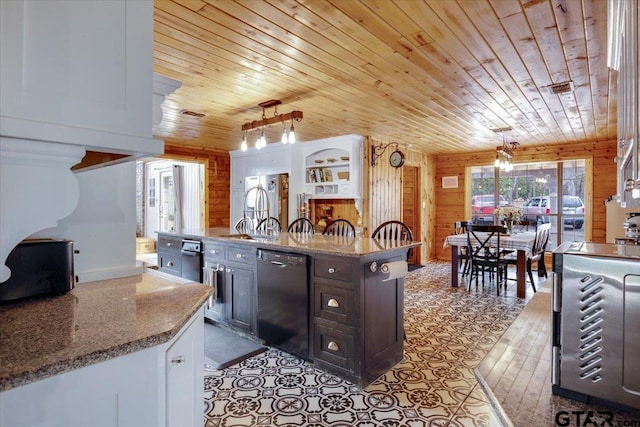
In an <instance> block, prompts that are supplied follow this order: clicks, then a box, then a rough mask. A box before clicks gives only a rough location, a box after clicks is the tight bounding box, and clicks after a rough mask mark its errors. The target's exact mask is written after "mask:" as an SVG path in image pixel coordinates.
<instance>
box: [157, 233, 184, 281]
mask: <svg viewBox="0 0 640 427" xmlns="http://www.w3.org/2000/svg"><path fill="white" fill-rule="evenodd" d="M181 242H182V237H181V236H172V235H167V234H158V269H159V270H160V271H162V272H164V273H169V274H173V275H175V276H180V275H181V274H182V254H181V253H180V249H181Z"/></svg>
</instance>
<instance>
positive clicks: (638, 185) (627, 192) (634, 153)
mask: <svg viewBox="0 0 640 427" xmlns="http://www.w3.org/2000/svg"><path fill="white" fill-rule="evenodd" d="M639 23H640V6H639V5H638V2H637V1H619V0H618V1H617V0H611V1H610V2H609V26H610V35H611V36H610V38H609V46H608V48H609V57H610V58H609V65H610V66H611V67H612V68H614V69H617V71H618V152H617V157H616V161H617V163H618V199H619V200H620V202H622V203H623V207H625V206H626V207H640V140H639V139H640V117H639V115H640V65H639V62H638V61H640V33H639V31H638V24H639Z"/></svg>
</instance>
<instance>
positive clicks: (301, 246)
mask: <svg viewBox="0 0 640 427" xmlns="http://www.w3.org/2000/svg"><path fill="white" fill-rule="evenodd" d="M158 234H174V235H177V236H185V237H192V238H203V239H208V240H218V241H223V242H225V243H229V242H233V243H239V244H245V245H252V246H257V247H261V248H270V249H275V250H284V251H292V250H293V251H296V252H300V253H313V254H318V253H325V254H328V255H340V256H347V257H363V256H366V255H376V254H380V253H383V252H387V251H389V250H391V249H401V248H406V249H407V250H408V249H409V248H413V247H417V246H420V245H421V243H420V242H418V241H413V242H406V241H405V242H403V241H397V240H378V239H372V238H370V237H359V236H358V237H342V236H325V235H322V234H318V233H316V234H311V235H309V234H303V233H287V232H281V233H279V234H278V235H277V236H272V237H256V236H249V235H246V234H239V233H238V232H237V231H235V230H229V229H228V228H224V227H218V228H209V229H206V230H199V231H193V230H185V231H184V232H182V233H158Z"/></svg>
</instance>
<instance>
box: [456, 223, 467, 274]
mask: <svg viewBox="0 0 640 427" xmlns="http://www.w3.org/2000/svg"><path fill="white" fill-rule="evenodd" d="M468 223H469V221H456V222H454V223H453V234H456V235H459V234H466V233H467V224H468ZM470 253H471V250H470V249H469V247H468V246H458V266H459V267H462V277H464V276H466V275H467V274H469V266H470V263H469V254H470ZM463 264H464V266H463Z"/></svg>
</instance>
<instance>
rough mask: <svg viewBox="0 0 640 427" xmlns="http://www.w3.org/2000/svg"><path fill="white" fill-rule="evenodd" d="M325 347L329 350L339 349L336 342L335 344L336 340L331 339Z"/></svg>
mask: <svg viewBox="0 0 640 427" xmlns="http://www.w3.org/2000/svg"><path fill="white" fill-rule="evenodd" d="M327 348H328V349H329V350H331V351H338V350H340V347H338V344H336V342H335V341H331V342H330V343H329V345H327Z"/></svg>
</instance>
